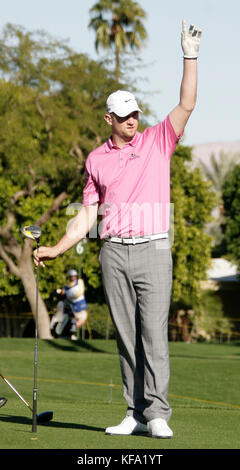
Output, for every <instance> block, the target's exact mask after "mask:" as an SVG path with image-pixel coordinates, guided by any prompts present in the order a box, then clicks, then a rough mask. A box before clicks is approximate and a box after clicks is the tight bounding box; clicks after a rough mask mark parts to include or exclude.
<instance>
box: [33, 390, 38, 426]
mask: <svg viewBox="0 0 240 470" xmlns="http://www.w3.org/2000/svg"><path fill="white" fill-rule="evenodd" d="M32 412H33V415H32V432H37V390H36V389H35V388H34V389H33V410H32Z"/></svg>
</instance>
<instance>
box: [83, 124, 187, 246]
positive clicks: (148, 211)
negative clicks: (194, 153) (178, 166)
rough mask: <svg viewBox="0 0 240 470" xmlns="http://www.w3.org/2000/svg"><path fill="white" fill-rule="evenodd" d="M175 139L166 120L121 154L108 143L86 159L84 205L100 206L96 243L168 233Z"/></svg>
mask: <svg viewBox="0 0 240 470" xmlns="http://www.w3.org/2000/svg"><path fill="white" fill-rule="evenodd" d="M180 137H181V136H179V137H177V135H176V133H175V131H174V129H173V126H172V124H171V121H170V119H169V116H167V118H166V119H165V120H164V121H163V122H160V123H159V124H157V125H156V126H153V127H148V128H147V129H145V130H144V132H142V133H140V132H136V134H135V136H134V137H133V139H132V140H131V142H129V143H127V144H125V146H124V147H123V148H122V149H120V148H119V147H117V146H115V145H113V142H112V140H111V138H110V139H109V140H108V141H107V142H106V143H104V144H103V145H101V146H100V147H98V148H97V149H96V150H94V151H93V152H91V153H90V154H89V155H88V158H87V160H86V164H85V175H86V185H85V188H84V191H83V205H84V206H87V205H90V204H95V203H99V206H100V207H99V214H101V215H102V222H101V224H100V225H101V227H100V237H101V238H106V237H109V236H118V237H139V236H143V235H152V234H155V233H163V232H167V231H168V230H169V211H170V158H171V155H172V153H173V152H174V150H175V147H176V145H177V143H178V140H179V138H180Z"/></svg>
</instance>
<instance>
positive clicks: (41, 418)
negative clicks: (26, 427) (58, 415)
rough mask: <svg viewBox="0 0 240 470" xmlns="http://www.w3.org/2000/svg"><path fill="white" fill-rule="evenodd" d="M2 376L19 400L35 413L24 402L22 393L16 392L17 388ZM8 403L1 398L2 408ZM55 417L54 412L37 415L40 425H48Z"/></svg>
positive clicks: (0, 404) (5, 399)
mask: <svg viewBox="0 0 240 470" xmlns="http://www.w3.org/2000/svg"><path fill="white" fill-rule="evenodd" d="M0 376H1V377H2V379H3V380H4V382H6V384H8V385H9V387H10V388H11V389H12V390H13V391H14V392H15V393H16V394H17V396H18V397H19V398H21V400H22V401H23V403H24V404H25V405H26V406H27V407H28V408H29V410H31V412H32V413H33V409H32V408H31V406H30V405H29V404H28V403H27V402H26V400H24V398H23V397H22V395H20V393H19V392H18V391H17V390H16V388H15V387H14V386H13V385H12V384H11V383H10V382H9V380H7V379H6V377H4V376H3V375H2V374H0ZM6 402H7V398H4V397H1V398H0V406H3V405H5V403H6ZM52 417H53V412H52V411H44V412H43V413H40V414H38V415H37V422H38V423H47V421H51V419H52Z"/></svg>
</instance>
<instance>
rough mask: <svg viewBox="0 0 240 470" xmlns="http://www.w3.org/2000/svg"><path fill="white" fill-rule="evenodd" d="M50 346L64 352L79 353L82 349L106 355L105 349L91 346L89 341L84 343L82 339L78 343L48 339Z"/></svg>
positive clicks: (60, 339) (61, 339)
mask: <svg viewBox="0 0 240 470" xmlns="http://www.w3.org/2000/svg"><path fill="white" fill-rule="evenodd" d="M45 341H46V342H47V343H48V344H49V345H50V346H52V347H53V348H55V349H61V350H63V351H73V352H74V351H79V350H81V349H83V350H88V351H91V352H100V353H106V351H104V349H100V348H96V347H95V346H93V345H92V344H89V343H88V342H87V341H83V340H82V339H78V340H77V341H74V342H73V341H71V340H67V339H63V338H59V339H54V340H52V339H48V340H45Z"/></svg>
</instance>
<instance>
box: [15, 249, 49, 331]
mask: <svg viewBox="0 0 240 470" xmlns="http://www.w3.org/2000/svg"><path fill="white" fill-rule="evenodd" d="M30 243H31V242H30ZM30 243H29V241H26V242H25V247H24V250H23V251H24V254H23V256H22V257H21V260H20V261H19V265H18V267H19V274H20V278H21V281H22V283H23V287H24V290H25V293H26V297H27V299H28V302H29V304H30V307H31V311H32V313H33V316H34V318H36V287H37V284H36V278H35V276H34V272H33V267H32V262H31V254H32V249H31V244H30ZM39 269H41V268H39ZM38 336H39V338H41V339H52V336H51V333H50V319H49V315H48V312H47V309H46V306H45V303H44V302H43V300H42V298H41V295H40V293H39V291H38Z"/></svg>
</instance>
